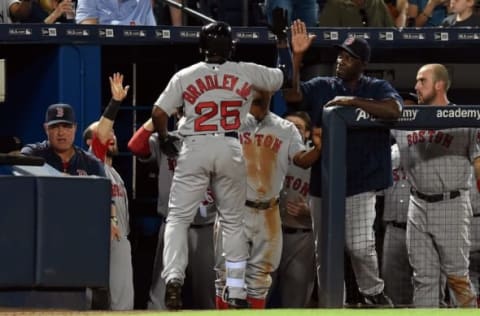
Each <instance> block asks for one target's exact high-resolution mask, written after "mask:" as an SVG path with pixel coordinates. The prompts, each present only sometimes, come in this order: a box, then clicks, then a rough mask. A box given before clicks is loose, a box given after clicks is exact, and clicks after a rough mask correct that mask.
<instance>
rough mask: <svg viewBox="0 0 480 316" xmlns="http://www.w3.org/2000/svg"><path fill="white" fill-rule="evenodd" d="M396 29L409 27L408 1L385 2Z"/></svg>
mask: <svg viewBox="0 0 480 316" xmlns="http://www.w3.org/2000/svg"><path fill="white" fill-rule="evenodd" d="M385 4H386V5H387V8H388V10H389V12H390V15H391V16H392V19H393V21H394V22H395V26H396V27H405V26H408V25H407V12H408V0H385Z"/></svg>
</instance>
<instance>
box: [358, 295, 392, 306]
mask: <svg viewBox="0 0 480 316" xmlns="http://www.w3.org/2000/svg"><path fill="white" fill-rule="evenodd" d="M364 296H365V304H366V305H367V306H371V307H393V303H392V300H391V299H390V298H389V297H388V296H386V295H385V293H383V292H380V293H378V294H375V295H364Z"/></svg>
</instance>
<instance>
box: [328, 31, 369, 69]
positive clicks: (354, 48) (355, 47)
mask: <svg viewBox="0 0 480 316" xmlns="http://www.w3.org/2000/svg"><path fill="white" fill-rule="evenodd" d="M335 47H336V48H339V49H343V50H344V51H346V52H347V53H349V54H350V55H352V56H353V57H355V58H358V59H360V60H361V61H363V62H364V63H368V62H369V61H370V45H369V44H368V42H367V41H366V40H365V39H363V38H361V37H353V36H349V37H347V38H346V39H345V41H344V42H343V43H342V44H340V45H339V44H337V45H335Z"/></svg>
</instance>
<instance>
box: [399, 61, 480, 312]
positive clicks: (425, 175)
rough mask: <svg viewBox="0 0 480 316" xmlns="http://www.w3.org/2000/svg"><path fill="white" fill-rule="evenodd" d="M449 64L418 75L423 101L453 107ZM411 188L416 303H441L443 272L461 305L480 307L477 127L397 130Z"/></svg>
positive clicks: (409, 242) (424, 68) (410, 226)
mask: <svg viewBox="0 0 480 316" xmlns="http://www.w3.org/2000/svg"><path fill="white" fill-rule="evenodd" d="M449 87H450V78H449V75H448V71H447V69H446V68H445V66H443V65H441V64H427V65H424V66H422V67H421V68H420V69H419V70H418V72H417V77H416V85H415V90H416V92H417V95H418V100H419V104H426V105H428V104H435V105H443V106H446V107H449V106H453V105H452V104H451V103H450V102H449V100H448V98H447V91H448V89H449ZM392 133H393V134H394V136H395V139H396V140H397V143H398V147H399V150H400V160H401V162H400V163H401V165H402V166H403V167H404V168H405V171H406V174H407V178H408V179H409V181H410V183H411V185H412V188H411V194H410V203H409V210H408V221H407V239H406V240H407V249H408V254H409V259H410V264H411V265H412V267H413V281H414V295H413V303H414V305H415V306H417V307H438V306H439V304H440V301H441V297H440V295H441V294H440V293H441V276H442V274H444V275H445V276H446V279H447V286H448V288H449V290H450V292H451V293H452V295H453V300H454V301H455V302H456V303H457V305H458V306H462V307H475V306H476V294H475V291H474V289H473V287H472V284H471V281H470V278H469V275H468V267H469V250H470V239H469V230H470V222H471V218H472V208H471V204H470V194H469V188H470V186H471V177H472V165H474V167H475V176H476V178H477V179H478V177H479V175H480V168H479V167H480V159H479V156H480V146H479V144H478V130H476V129H471V128H452V129H445V130H418V131H392Z"/></svg>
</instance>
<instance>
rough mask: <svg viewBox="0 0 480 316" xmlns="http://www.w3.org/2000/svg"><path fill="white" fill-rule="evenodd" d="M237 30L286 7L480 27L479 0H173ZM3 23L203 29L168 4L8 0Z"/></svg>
mask: <svg viewBox="0 0 480 316" xmlns="http://www.w3.org/2000/svg"><path fill="white" fill-rule="evenodd" d="M170 2H176V3H178V4H180V5H183V6H185V7H188V8H190V9H192V10H195V11H197V12H199V13H200V14H201V15H204V16H207V17H210V18H213V19H215V20H221V21H226V22H227V23H229V24H230V25H233V26H262V25H267V24H271V20H272V11H273V9H274V8H275V7H277V6H281V7H283V8H285V9H287V11H288V19H289V21H290V22H291V21H293V20H294V19H301V20H302V21H304V22H305V23H306V25H307V26H308V27H315V26H319V27H328V26H330V27H390V26H396V27H413V26H416V27H420V26H429V27H432V26H452V25H456V26H475V25H479V19H478V18H477V14H478V9H479V8H480V2H479V1H477V0H452V1H449V0H308V1H307V0H302V1H300V0H291V1H276V0H244V1H220V0H170ZM0 22H1V23H47V24H53V23H77V24H112V25H174V26H181V25H202V24H204V21H202V19H201V18H199V17H198V16H195V15H192V14H187V13H184V12H183V11H182V10H181V9H179V8H178V7H175V6H174V5H171V4H168V3H167V2H166V1H163V0H140V1H122V2H119V5H113V2H111V1H104V0H76V1H74V0H2V2H1V5H0Z"/></svg>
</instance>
